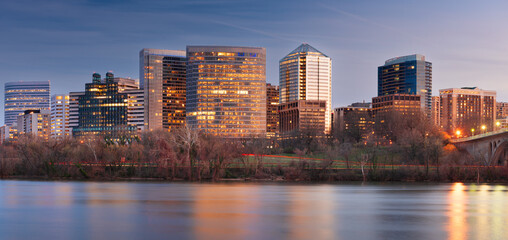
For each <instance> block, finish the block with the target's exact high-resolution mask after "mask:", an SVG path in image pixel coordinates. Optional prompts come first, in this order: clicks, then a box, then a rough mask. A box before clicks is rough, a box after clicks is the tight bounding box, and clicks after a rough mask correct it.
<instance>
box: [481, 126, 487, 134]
mask: <svg viewBox="0 0 508 240" xmlns="http://www.w3.org/2000/svg"><path fill="white" fill-rule="evenodd" d="M485 129H487V126H485V125H482V133H485Z"/></svg>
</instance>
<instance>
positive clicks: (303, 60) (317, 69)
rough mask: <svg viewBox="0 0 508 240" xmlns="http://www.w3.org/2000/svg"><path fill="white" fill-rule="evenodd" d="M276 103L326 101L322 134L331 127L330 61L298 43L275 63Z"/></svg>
mask: <svg viewBox="0 0 508 240" xmlns="http://www.w3.org/2000/svg"><path fill="white" fill-rule="evenodd" d="M279 88H280V103H281V104H283V103H289V102H294V101H298V100H318V101H326V112H325V115H324V118H325V119H324V122H325V133H330V131H331V125H332V119H331V116H332V59H331V58H330V57H328V56H326V55H325V54H323V53H322V52H320V51H318V50H317V49H315V48H313V47H312V46H310V45H309V44H306V43H304V44H302V45H300V46H299V47H297V48H296V49H295V50H293V51H292V52H290V53H289V54H288V55H287V56H285V57H284V58H282V59H281V60H280V61H279Z"/></svg>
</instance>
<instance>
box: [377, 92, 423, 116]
mask: <svg viewBox="0 0 508 240" xmlns="http://www.w3.org/2000/svg"><path fill="white" fill-rule="evenodd" d="M420 100H421V96H420V95H413V94H391V95H385V96H380V97H374V98H372V113H373V115H374V116H376V115H378V114H379V113H388V112H392V111H395V112H398V113H400V114H401V115H415V114H417V113H419V112H421V111H422V108H421V107H420V106H421V103H420Z"/></svg>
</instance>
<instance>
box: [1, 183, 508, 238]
mask: <svg viewBox="0 0 508 240" xmlns="http://www.w3.org/2000/svg"><path fill="white" fill-rule="evenodd" d="M507 222H508V189H507V187H506V186H504V185H486V184H482V185H474V184H463V183H454V184H450V185H447V184H439V185H438V184H436V185H419V184H379V185H377V184H367V185H353V184H344V185H292V184H255V183H251V184H246V183H236V184H187V183H179V184H177V183H122V182H117V183H114V182H113V183H98V182H30V181H0V234H1V235H0V239H4V238H5V239H34V238H40V239H55V238H57V239H58V238H60V239H62V238H63V239H74V238H80V239H96V238H97V239H166V238H173V239H444V238H448V239H450V240H455V239H508V224H506V223H507Z"/></svg>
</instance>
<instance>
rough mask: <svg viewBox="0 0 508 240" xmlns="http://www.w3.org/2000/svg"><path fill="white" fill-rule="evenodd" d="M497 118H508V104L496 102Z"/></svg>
mask: <svg viewBox="0 0 508 240" xmlns="http://www.w3.org/2000/svg"><path fill="white" fill-rule="evenodd" d="M496 118H497V119H504V118H508V102H496Z"/></svg>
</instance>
